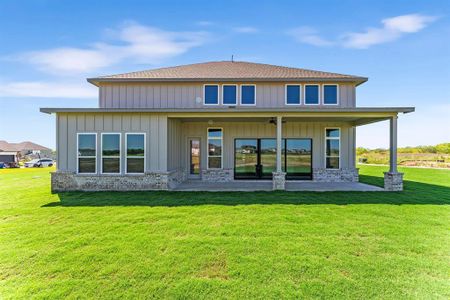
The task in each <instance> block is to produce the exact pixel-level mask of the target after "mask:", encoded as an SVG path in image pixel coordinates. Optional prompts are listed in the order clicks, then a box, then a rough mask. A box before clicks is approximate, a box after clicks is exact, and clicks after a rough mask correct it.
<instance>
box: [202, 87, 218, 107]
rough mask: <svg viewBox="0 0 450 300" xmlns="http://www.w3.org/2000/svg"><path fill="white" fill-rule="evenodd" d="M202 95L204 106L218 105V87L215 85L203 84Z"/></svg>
mask: <svg viewBox="0 0 450 300" xmlns="http://www.w3.org/2000/svg"><path fill="white" fill-rule="evenodd" d="M203 94H204V98H205V99H204V102H205V105H218V104H219V86H218V85H217V84H205V87H204V93H203Z"/></svg>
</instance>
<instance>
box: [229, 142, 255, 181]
mask: <svg viewBox="0 0 450 300" xmlns="http://www.w3.org/2000/svg"><path fill="white" fill-rule="evenodd" d="M234 158H235V167H234V177H235V178H236V179H255V178H257V173H258V172H257V171H258V169H257V167H258V166H257V165H258V140H257V139H236V140H235V141H234Z"/></svg>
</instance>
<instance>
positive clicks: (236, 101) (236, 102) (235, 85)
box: [222, 84, 256, 106]
mask: <svg viewBox="0 0 450 300" xmlns="http://www.w3.org/2000/svg"><path fill="white" fill-rule="evenodd" d="M226 86H234V87H236V99H235V100H234V104H229V103H224V102H223V101H224V94H225V89H224V87H226ZM238 90H239V87H238V85H237V84H222V105H226V106H233V105H237V104H238ZM255 98H256V96H255Z"/></svg>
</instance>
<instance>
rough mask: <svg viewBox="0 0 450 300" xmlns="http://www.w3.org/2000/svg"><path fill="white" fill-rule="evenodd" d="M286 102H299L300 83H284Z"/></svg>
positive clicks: (290, 103)
mask: <svg viewBox="0 0 450 300" xmlns="http://www.w3.org/2000/svg"><path fill="white" fill-rule="evenodd" d="M286 104H288V105H294V104H300V85H298V84H297V85H294V84H288V85H286Z"/></svg>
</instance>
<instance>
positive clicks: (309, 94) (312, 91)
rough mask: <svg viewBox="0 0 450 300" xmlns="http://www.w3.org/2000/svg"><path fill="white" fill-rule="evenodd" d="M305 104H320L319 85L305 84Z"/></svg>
mask: <svg viewBox="0 0 450 300" xmlns="http://www.w3.org/2000/svg"><path fill="white" fill-rule="evenodd" d="M304 99H305V104H319V85H317V84H307V85H305V97H304Z"/></svg>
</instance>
